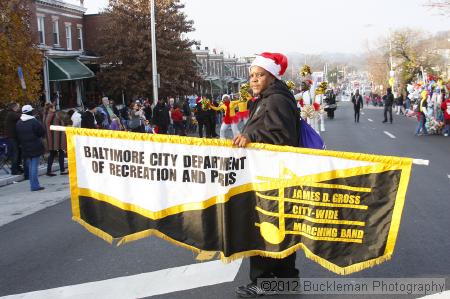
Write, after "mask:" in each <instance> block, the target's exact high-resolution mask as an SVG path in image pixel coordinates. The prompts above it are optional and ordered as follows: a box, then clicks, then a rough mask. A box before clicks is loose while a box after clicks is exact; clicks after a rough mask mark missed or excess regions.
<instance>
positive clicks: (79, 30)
mask: <svg viewBox="0 0 450 299" xmlns="http://www.w3.org/2000/svg"><path fill="white" fill-rule="evenodd" d="M77 33H78V49H79V50H83V28H81V27H78V28H77Z"/></svg>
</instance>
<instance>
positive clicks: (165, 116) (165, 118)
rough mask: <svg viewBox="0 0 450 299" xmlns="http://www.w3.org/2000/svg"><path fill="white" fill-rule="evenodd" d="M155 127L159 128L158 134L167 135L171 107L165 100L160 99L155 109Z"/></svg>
mask: <svg viewBox="0 0 450 299" xmlns="http://www.w3.org/2000/svg"><path fill="white" fill-rule="evenodd" d="M153 125H155V126H157V127H158V134H167V130H168V129H169V125H170V114H169V107H168V106H167V105H166V103H165V102H164V100H163V99H159V100H158V103H157V104H156V106H155V107H154V108H153Z"/></svg>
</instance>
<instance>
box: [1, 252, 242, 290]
mask: <svg viewBox="0 0 450 299" xmlns="http://www.w3.org/2000/svg"><path fill="white" fill-rule="evenodd" d="M241 263H242V259H241V260H236V261H234V262H231V263H229V264H224V263H222V262H221V261H212V262H206V263H198V264H192V265H187V266H182V267H175V268H169V269H164V270H159V271H154V272H148V273H142V274H137V275H132V276H124V277H118V278H112V279H107V280H101V281H95V282H88V283H83V284H77V285H72V286H65V287H59V288H54V289H48V290H41V291H36V292H29V293H23V294H16V295H10V296H5V297H0V298H2V299H6V298H7V299H18V298H23V299H38V298H39V299H41V298H46V299H53V298H54V299H57V298H58V299H59V298H96V299H103V298H105V299H107V298H108V299H110V298H123V299H128V298H129V299H135V298H144V297H149V296H155V295H160V294H167V293H172V292H178V291H183V290H189V289H194V288H200V287H204V286H209V285H215V284H219V283H224V282H230V281H233V280H234V279H235V277H236V274H237V273H238V271H239V268H240V266H241Z"/></svg>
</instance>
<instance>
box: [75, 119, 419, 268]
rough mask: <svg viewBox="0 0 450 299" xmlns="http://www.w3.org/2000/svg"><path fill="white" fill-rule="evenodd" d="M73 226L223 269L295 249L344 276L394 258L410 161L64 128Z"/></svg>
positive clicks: (291, 148) (116, 241)
mask: <svg viewBox="0 0 450 299" xmlns="http://www.w3.org/2000/svg"><path fill="white" fill-rule="evenodd" d="M66 135H67V140H68V159H69V170H70V190H71V198H72V211H73V219H74V220H75V221H77V222H78V223H80V224H81V225H83V226H84V227H85V228H86V229H88V230H89V231H90V232H92V233H93V234H95V235H97V236H99V237H101V238H103V239H104V240H106V241H108V242H110V243H116V244H117V245H120V244H124V243H126V242H130V241H133V240H138V239H141V238H144V237H148V236H150V235H156V236H158V237H161V238H163V239H165V240H168V241H170V242H172V243H174V244H176V245H179V246H182V247H185V248H188V249H190V250H193V251H196V252H201V251H211V252H219V253H220V256H221V259H222V260H223V261H225V262H227V261H231V260H233V259H237V258H242V257H248V256H253V255H261V256H266V257H272V258H283V257H286V256H288V255H290V254H292V253H293V252H295V251H296V250H299V249H302V250H304V252H305V254H306V256H307V257H308V258H310V259H312V260H313V261H315V262H317V263H319V264H320V265H322V266H324V267H325V268H327V269H329V270H331V271H333V272H336V273H338V274H349V273H353V272H355V271H360V270H362V269H365V268H368V267H372V266H374V265H376V264H379V263H382V262H384V261H386V260H388V259H390V258H391V256H392V254H393V252H394V247H395V242H396V238H397V234H398V230H399V226H400V220H401V215H402V210H403V205H404V201H405V194H406V190H407V186H408V181H409V176H410V171H411V164H412V159H408V158H398V157H387V156H376V155H367V154H359V153H347V152H335V151H325V150H313V149H305V148H296V147H289V146H275V145H268V144H257V143H254V144H250V145H249V146H248V147H247V148H236V147H233V146H232V145H231V141H230V140H219V139H201V138H191V137H180V136H171V135H157V134H139V133H129V132H119V131H106V130H90V129H79V128H67V130H66Z"/></svg>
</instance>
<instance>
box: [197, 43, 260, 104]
mask: <svg viewBox="0 0 450 299" xmlns="http://www.w3.org/2000/svg"><path fill="white" fill-rule="evenodd" d="M192 53H193V54H194V55H195V61H194V63H195V65H196V67H197V72H198V75H199V77H200V78H201V79H202V80H201V81H200V83H199V84H197V85H196V86H195V87H194V89H195V91H196V93H197V94H199V95H202V96H203V95H205V96H208V97H212V98H214V99H216V98H220V97H221V95H222V94H224V93H227V94H235V93H238V92H239V88H240V85H241V84H242V83H244V82H247V81H248V75H249V67H250V64H251V60H252V59H253V57H248V58H230V57H228V58H226V57H225V56H224V54H223V52H220V53H217V51H216V50H213V51H212V52H211V51H210V50H209V49H208V47H205V49H200V47H199V46H196V48H195V49H193V50H192Z"/></svg>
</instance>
